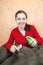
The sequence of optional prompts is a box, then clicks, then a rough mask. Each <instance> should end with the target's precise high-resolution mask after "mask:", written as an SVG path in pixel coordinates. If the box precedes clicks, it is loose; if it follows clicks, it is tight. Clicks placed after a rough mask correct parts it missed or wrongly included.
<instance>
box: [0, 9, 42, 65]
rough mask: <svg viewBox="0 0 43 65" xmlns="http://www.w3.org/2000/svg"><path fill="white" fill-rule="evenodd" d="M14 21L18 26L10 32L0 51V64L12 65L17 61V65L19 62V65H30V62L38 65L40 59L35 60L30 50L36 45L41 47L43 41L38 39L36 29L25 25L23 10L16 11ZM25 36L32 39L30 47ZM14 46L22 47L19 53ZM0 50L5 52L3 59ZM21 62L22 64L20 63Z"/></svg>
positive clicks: (34, 55) (25, 15)
mask: <svg viewBox="0 0 43 65" xmlns="http://www.w3.org/2000/svg"><path fill="white" fill-rule="evenodd" d="M15 21H16V23H17V24H18V27H16V28H14V29H13V30H12V31H11V34H10V37H9V40H8V41H7V42H6V43H5V44H4V47H2V48H1V50H0V51H2V53H1V55H0V56H1V57H0V64H1V65H9V64H10V65H13V63H14V62H16V60H17V62H18V63H19V62H20V65H21V64H22V63H23V64H24V63H26V64H27V65H31V63H30V61H31V60H32V64H33V65H39V64H38V63H39V60H40V59H38V58H37V54H35V52H34V51H33V50H31V49H32V48H34V46H35V45H38V46H40V45H42V43H43V39H42V38H41V37H40V35H39V34H38V32H37V30H36V28H35V27H34V26H33V25H29V24H27V14H26V12H25V11H23V10H19V11H17V12H16V14H15ZM27 28H28V29H27ZM27 36H29V37H30V38H32V41H33V42H32V43H31V44H30V45H29V44H28V41H27V40H26V37H27ZM14 42H15V43H14ZM13 43H14V44H13ZM16 45H21V46H23V47H22V48H21V52H19V49H18V48H17V46H16ZM29 48H31V49H29ZM2 49H3V50H5V54H4V57H5V58H4V57H3V50H2ZM26 55H27V56H26ZM2 57H3V58H2ZM24 59H25V60H24ZM22 60H23V61H24V62H22V63H21V61H22ZM36 60H37V61H36ZM16 65H17V64H16ZM18 65H19V64H18Z"/></svg>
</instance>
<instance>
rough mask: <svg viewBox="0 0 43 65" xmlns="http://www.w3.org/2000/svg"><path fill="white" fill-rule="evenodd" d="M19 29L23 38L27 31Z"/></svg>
mask: <svg viewBox="0 0 43 65" xmlns="http://www.w3.org/2000/svg"><path fill="white" fill-rule="evenodd" d="M18 29H19V31H20V33H21V34H22V35H23V36H25V32H26V31H25V30H24V28H18Z"/></svg>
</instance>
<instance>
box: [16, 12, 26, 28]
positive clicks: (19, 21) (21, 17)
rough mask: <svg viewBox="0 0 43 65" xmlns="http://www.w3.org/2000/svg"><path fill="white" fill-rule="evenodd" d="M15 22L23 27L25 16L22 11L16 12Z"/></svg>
mask: <svg viewBox="0 0 43 65" xmlns="http://www.w3.org/2000/svg"><path fill="white" fill-rule="evenodd" d="M16 22H17V24H18V26H19V27H20V28H25V25H26V22H27V18H26V15H25V14H24V13H19V14H17V18H16Z"/></svg>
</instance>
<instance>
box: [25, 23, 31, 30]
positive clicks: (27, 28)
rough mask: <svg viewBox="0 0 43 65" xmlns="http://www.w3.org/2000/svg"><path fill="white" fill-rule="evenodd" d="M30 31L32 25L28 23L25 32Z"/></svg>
mask: <svg viewBox="0 0 43 65" xmlns="http://www.w3.org/2000/svg"><path fill="white" fill-rule="evenodd" d="M30 29H31V25H29V24H27V23H26V25H25V28H24V30H26V31H30Z"/></svg>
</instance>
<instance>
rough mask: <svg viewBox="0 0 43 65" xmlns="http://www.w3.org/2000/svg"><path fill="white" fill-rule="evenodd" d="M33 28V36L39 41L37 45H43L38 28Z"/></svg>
mask: <svg viewBox="0 0 43 65" xmlns="http://www.w3.org/2000/svg"><path fill="white" fill-rule="evenodd" d="M31 28H32V32H33V33H32V34H33V35H34V38H35V39H36V40H37V42H38V43H37V44H38V45H41V44H42V43H43V39H42V38H41V37H40V35H39V33H38V32H37V30H36V28H35V27H34V26H32V27H31Z"/></svg>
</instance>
